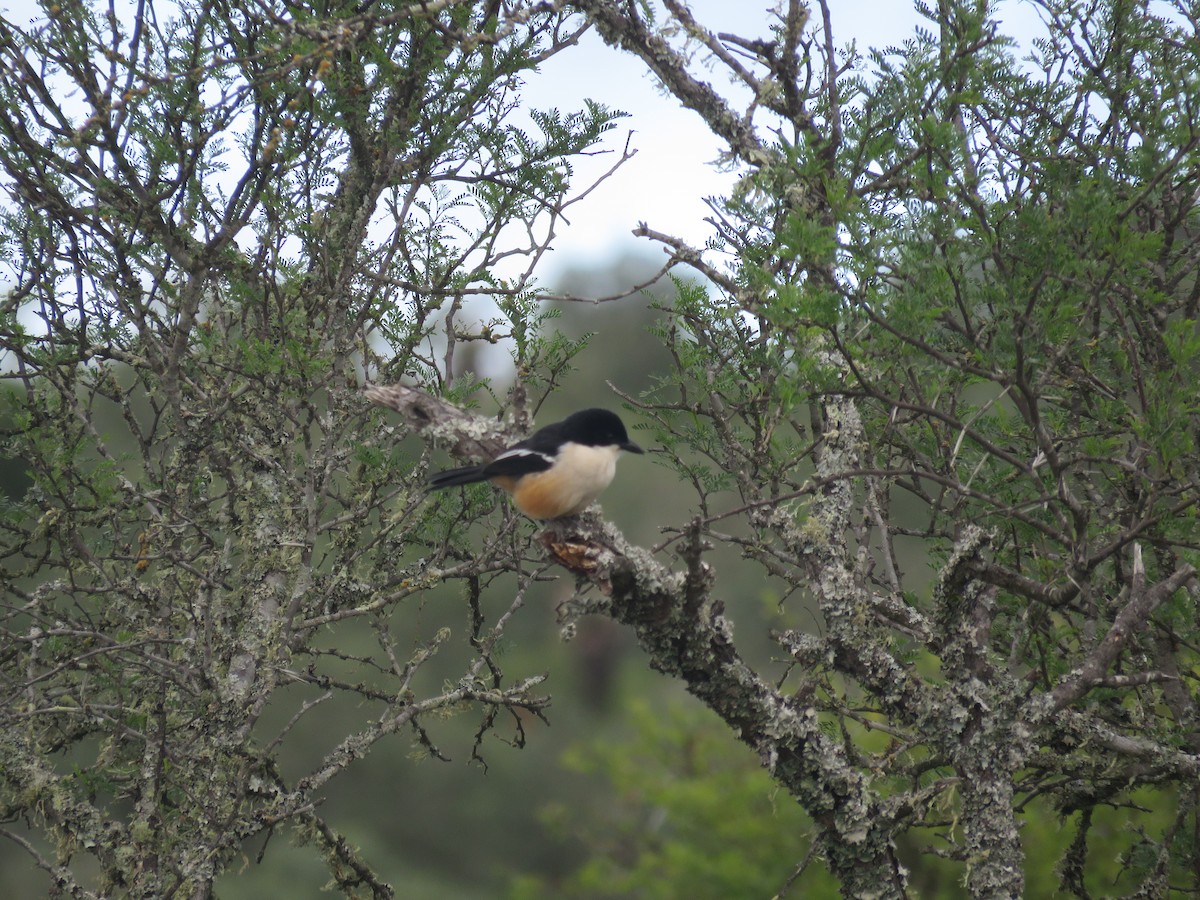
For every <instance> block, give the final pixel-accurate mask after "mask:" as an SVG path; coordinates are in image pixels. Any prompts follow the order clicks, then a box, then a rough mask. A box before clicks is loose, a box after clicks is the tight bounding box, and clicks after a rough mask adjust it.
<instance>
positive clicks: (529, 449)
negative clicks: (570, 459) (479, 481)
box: [483, 422, 563, 478]
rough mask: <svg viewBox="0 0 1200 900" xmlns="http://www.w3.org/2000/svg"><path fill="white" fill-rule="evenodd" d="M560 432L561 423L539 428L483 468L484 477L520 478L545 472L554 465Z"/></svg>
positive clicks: (560, 437) (560, 443) (560, 440)
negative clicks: (504, 476) (503, 476)
mask: <svg viewBox="0 0 1200 900" xmlns="http://www.w3.org/2000/svg"><path fill="white" fill-rule="evenodd" d="M561 430H562V422H555V423H554V424H553V425H547V426H546V427H545V428H539V429H538V430H537V431H535V432H534V433H533V434H531V435H530V436H529V437H527V438H525V440H523V441H518V442H517V443H515V444H513V445H512V446H511V447H509V448H508V449H507V450H505V451H504V452H503V453H501V454H500V455H499V456H497V457H496V458H495V459H493V460H492V461H491V462H490V463H488V464H487V465H486V466H484V467H483V471H484V475H485V476H486V477H488V478H492V477H494V476H497V475H507V476H508V477H509V478H520V477H521V476H522V475H532V474H533V473H534V472H544V471H546V470H547V469H548V468H550V467H551V466H552V465H554V459H555V457H556V456H557V455H558V449H559V447H561V446H562V440H563V439H562V435H561V434H560V432H561Z"/></svg>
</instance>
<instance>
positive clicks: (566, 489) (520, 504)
mask: <svg viewBox="0 0 1200 900" xmlns="http://www.w3.org/2000/svg"><path fill="white" fill-rule="evenodd" d="M622 450H628V451H629V452H630V453H644V452H645V451H644V450H642V448H641V447H639V446H638V445H637V444H635V443H634V442H633V441H631V440H630V439H629V435H628V434H627V433H626V431H625V424H624V423H623V422H622V421H621V419H620V417H619V416H617V414H616V413H613V412H610V411H609V410H607V409H584V410H580V411H579V412H577V413H572V414H571V415H569V416H567V418H565V419H563V420H562V421H561V422H555V423H554V424H553V425H547V426H546V427H545V428H540V429H538V430H537V431H535V432H534V433H533V434H531V435H530V436H529V437H527V438H525V440H523V441H519V442H518V443H516V444H513V445H512V446H511V447H509V448H508V449H507V450H505V451H504V452H503V453H501V454H500V455H499V456H497V457H496V458H495V459H493V460H492V461H491V462H489V463H485V464H483V465H479V466H464V467H463V468H461V469H450V470H448V471H446V472H438V473H437V474H436V475H434V476H433V477H432V478H431V479H430V480H429V484H430V487H431V488H432V489H433V490H440V489H441V488H447V487H453V486H455V485H459V484H474V483H475V482H477V481H490V482H491V483H492V484H494V485H496V486H497V487H500V488H502V489H503V490H505V491H507V492H508V493H509V494H511V495H512V498H513V503H514V504H515V505H516V507H517V509H519V510H520V511H521V512H523V513H524V514H525V515H527V516H529V517H530V518H532V519H560V518H562V517H563V516H574V515H577V514H578V513H581V512H583V511H584V510H585V509H586V508H587V507H588V505H589V504H591V502H592V501H593V500H595V499H596V497H598V496H599V495H600V492H601V491H603V490H604V489H605V488H606V487H608V485H609V484H610V483H611V482H612V480H613V476H614V475H615V474H616V472H617V457H618V456H620V454H621V451H622Z"/></svg>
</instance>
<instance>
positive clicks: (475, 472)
mask: <svg viewBox="0 0 1200 900" xmlns="http://www.w3.org/2000/svg"><path fill="white" fill-rule="evenodd" d="M476 481H487V476H486V475H484V474H483V466H463V467H462V468H461V469H448V470H447V471H445V472H438V473H437V474H436V475H434V476H432V477H431V478H430V479H429V489H430V490H431V491H438V490H441V489H442V488H448V487H454V486H455V485H459V484H474V483H475V482H476Z"/></svg>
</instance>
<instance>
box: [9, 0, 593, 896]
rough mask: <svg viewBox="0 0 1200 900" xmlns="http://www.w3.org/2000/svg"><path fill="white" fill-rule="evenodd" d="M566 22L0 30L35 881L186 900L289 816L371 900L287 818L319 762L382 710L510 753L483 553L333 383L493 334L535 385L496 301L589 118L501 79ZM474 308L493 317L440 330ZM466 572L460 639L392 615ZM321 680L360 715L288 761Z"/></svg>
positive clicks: (237, 15)
mask: <svg viewBox="0 0 1200 900" xmlns="http://www.w3.org/2000/svg"><path fill="white" fill-rule="evenodd" d="M582 27H583V23H582V22H580V21H579V20H578V19H577V17H576V18H573V17H570V16H568V15H567V14H565V13H562V12H559V11H556V10H554V9H551V8H545V9H535V8H533V7H528V8H526V7H522V8H520V9H517V10H512V9H509V8H507V7H502V6H501V5H499V4H494V3H487V2H481V3H432V4H418V5H414V4H409V3H406V2H395V3H381V4H371V3H366V4H359V3H357V2H352V3H337V2H334V3H325V2H319V3H316V4H307V3H293V2H287V0H282V2H268V3H258V2H239V0H231V2H223V0H218V2H208V0H205V2H188V0H184V2H170V3H156V2H152V0H145V2H139V3H134V4H128V5H126V4H113V5H108V4H104V3H94V2H89V0H62V2H57V0H56V2H53V3H44V4H42V6H41V8H40V11H39V13H38V15H37V16H36V17H35V18H34V19H33V20H32V21H30V22H19V23H18V22H15V21H10V20H0V69H2V70H3V77H0V169H2V175H0V182H2V185H3V188H4V192H5V199H4V203H3V210H2V219H0V241H2V243H3V252H2V253H0V256H2V257H3V263H2V264H3V266H4V269H5V272H4V278H5V282H6V288H5V293H4V296H3V301H2V304H0V352H2V353H3V368H4V380H5V382H6V390H5V391H4V404H5V415H6V417H7V419H6V421H7V423H8V424H7V426H6V429H5V432H6V435H5V436H6V453H8V454H9V455H11V456H13V457H15V458H17V459H19V460H21V461H22V462H23V463H24V466H25V470H26V474H27V477H28V479H29V480H31V482H32V483H31V485H29V486H28V489H27V490H22V491H18V492H17V495H16V496H15V497H10V498H9V499H8V501H7V502H6V503H5V506H4V509H3V516H2V519H0V532H2V533H3V545H2V546H3V549H2V550H0V580H2V582H3V600H2V606H3V609H2V613H0V629H2V633H3V639H2V641H0V646H2V649H0V685H2V687H0V694H2V696H3V706H2V707H0V760H2V762H0V820H3V822H4V823H6V824H5V826H4V834H5V835H6V836H7V837H9V838H11V840H12V841H14V842H15V843H16V844H17V845H18V846H20V847H22V848H23V849H24V851H26V852H27V854H28V858H29V859H30V860H31V861H32V862H33V863H34V864H35V865H37V866H39V867H41V868H42V869H44V870H45V872H46V874H47V876H48V878H49V883H50V885H51V886H52V890H53V891H54V892H55V893H61V894H66V895H72V896H111V895H113V894H114V893H123V892H128V893H129V894H131V895H134V896H159V897H167V896H178V895H188V896H196V897H200V896H206V895H208V894H210V893H211V892H212V890H213V883H214V881H215V879H216V878H217V877H218V876H219V875H220V873H221V872H222V871H224V870H225V869H226V867H227V866H228V865H229V863H230V861H231V860H233V859H235V858H237V857H238V856H239V855H240V854H241V853H242V852H243V849H244V848H245V847H246V846H248V842H250V843H253V842H255V841H256V840H257V841H258V842H260V843H261V841H262V840H263V839H264V836H266V835H268V834H269V833H270V832H272V831H273V830H275V829H276V828H280V829H283V828H288V827H290V826H295V828H296V833H298V834H299V836H300V837H301V838H302V839H303V840H304V841H305V842H306V843H307V844H308V846H310V847H311V848H312V849H313V852H314V854H316V855H317V856H319V857H320V858H321V859H323V860H324V861H325V862H326V863H327V865H328V869H329V872H330V878H331V879H332V881H333V883H335V884H336V885H338V886H340V887H341V888H342V889H343V890H345V891H348V892H353V891H359V892H366V893H370V894H373V895H376V896H387V895H390V893H391V888H390V887H389V886H388V885H386V884H384V883H383V881H382V880H381V879H380V878H379V876H378V875H376V874H375V872H374V871H373V870H372V869H371V868H370V867H369V866H368V865H367V864H366V863H364V862H363V860H362V859H361V857H360V855H359V854H358V852H357V851H356V850H355V849H354V847H353V846H351V845H350V844H349V843H348V842H347V841H346V840H345V839H344V838H343V837H342V836H341V835H340V834H339V833H338V832H337V830H336V829H335V828H334V827H333V826H331V825H330V824H329V823H328V822H327V821H326V820H325V819H324V818H323V817H322V816H321V814H320V813H319V812H318V811H317V804H318V803H319V801H320V799H321V798H322V797H323V796H324V795H325V794H324V792H325V791H326V790H327V785H328V784H329V782H330V780H331V779H333V778H334V777H335V776H336V775H337V774H338V773H339V772H341V771H343V770H344V769H345V768H346V767H347V766H349V765H350V764H351V763H352V762H353V761H354V760H355V759H358V758H361V757H362V756H363V755H364V754H366V753H368V752H371V751H372V750H373V749H374V748H375V746H376V745H377V744H378V743H379V742H380V741H381V740H382V739H383V738H385V737H387V736H388V735H391V734H395V733H400V734H404V735H408V736H410V738H411V740H412V741H413V742H414V743H415V744H417V745H419V746H421V747H423V749H424V751H425V752H426V753H429V754H438V753H439V750H438V748H437V746H436V745H435V743H434V742H433V740H432V739H431V738H430V737H429V734H428V731H427V729H426V723H427V722H428V721H430V720H436V719H437V718H439V717H445V716H447V715H450V714H453V713H457V712H464V711H468V710H475V711H477V712H478V732H477V735H476V749H477V750H478V749H479V746H480V742H482V740H483V738H484V736H485V735H486V734H487V733H489V732H490V731H491V730H492V729H493V728H494V727H495V728H501V729H502V733H503V735H504V737H505V739H506V740H516V741H519V740H520V739H521V736H522V733H523V732H522V722H523V721H524V719H523V718H522V717H523V716H527V715H533V716H536V715H539V714H540V713H541V710H542V709H543V708H544V706H545V705H546V703H547V697H546V696H545V695H544V694H543V693H541V692H540V691H539V690H538V688H537V684H538V683H539V682H540V681H541V679H542V675H541V674H539V673H538V672H537V671H536V670H535V671H524V672H520V673H516V674H514V675H512V676H510V677H506V676H505V675H504V674H503V673H502V671H501V668H500V665H499V662H498V660H497V659H496V658H495V657H494V655H493V650H494V648H495V646H496V644H497V642H498V641H499V639H500V635H501V633H502V632H503V629H504V622H505V621H507V619H508V618H509V617H508V616H503V617H500V616H498V615H497V616H492V617H490V618H485V616H484V614H483V612H481V609H480V604H479V597H480V593H481V591H482V590H483V589H484V588H485V587H486V585H487V584H488V582H489V580H490V579H491V577H493V575H494V573H496V572H497V571H500V570H503V569H505V568H508V567H509V563H508V562H507V560H509V559H510V556H511V554H512V552H513V545H512V543H511V540H512V539H511V538H510V537H509V536H507V535H500V536H499V537H496V538H494V540H493V542H492V544H491V546H490V547H487V548H484V549H483V550H482V551H481V550H480V549H479V548H474V549H473V550H469V549H468V545H467V543H466V542H465V541H463V540H461V539H460V540H450V539H448V538H447V534H448V532H449V531H450V530H451V527H452V526H451V523H449V522H447V521H446V520H444V519H442V520H440V521H433V520H431V518H430V514H429V512H428V509H427V508H426V507H423V506H422V501H423V492H422V490H421V489H420V486H421V481H422V478H423V468H422V466H421V464H420V459H419V454H413V453H411V452H409V450H407V449H405V448H403V447H402V446H401V444H400V439H401V438H402V437H403V434H402V433H399V432H397V431H396V430H395V429H394V428H392V427H391V426H388V425H387V424H385V422H384V421H383V416H382V414H381V413H380V412H379V411H378V410H373V409H372V408H371V407H370V405H369V404H368V403H367V402H366V401H365V400H364V399H363V398H362V396H361V394H360V391H359V388H360V386H361V379H362V375H363V373H364V371H366V372H367V373H369V375H370V376H371V377H375V378H383V379H386V380H393V381H395V380H400V379H401V378H408V379H411V380H414V381H415V382H417V383H422V384H428V385H430V386H431V387H432V388H433V389H435V390H439V391H440V390H443V389H449V382H450V380H451V379H450V378H449V377H448V374H449V373H450V372H456V371H457V368H456V367H455V364H454V356H455V350H456V349H457V348H461V347H463V346H468V345H469V344H470V342H471V341H476V340H486V341H491V342H495V341H500V340H506V339H508V337H509V336H510V334H514V335H515V337H514V339H513V343H514V348H515V349H514V355H515V356H516V357H517V359H518V363H519V364H520V365H521V366H522V367H523V369H524V371H525V372H526V382H527V383H528V384H531V385H536V384H538V380H539V379H543V378H553V373H554V371H555V368H556V367H561V366H562V365H563V364H564V362H565V359H566V358H567V357H568V356H569V354H570V352H571V347H572V345H571V344H570V342H566V341H563V340H555V339H542V338H541V337H539V335H538V334H537V331H536V328H535V327H534V324H533V323H534V322H535V321H536V319H537V317H538V316H537V313H536V310H535V306H536V304H534V303H533V302H532V301H531V300H530V299H529V298H528V296H527V294H528V291H529V289H530V284H531V281H530V279H531V273H532V269H533V266H534V264H535V263H536V261H537V259H538V258H539V257H540V256H541V254H542V252H543V251H544V250H545V248H546V246H547V244H548V242H549V238H550V235H551V234H552V233H553V229H554V227H555V223H556V222H557V221H558V220H559V219H560V218H561V216H562V215H563V213H564V210H565V209H566V208H567V207H569V205H570V204H571V202H572V201H573V197H574V196H576V195H577V194H573V193H572V191H573V190H574V191H576V192H578V191H581V190H583V189H584V188H586V185H585V186H583V187H575V188H573V187H572V180H571V164H570V160H571V157H573V156H574V155H576V154H579V153H582V152H585V151H586V150H587V149H588V148H590V147H592V146H593V145H594V144H595V143H596V142H597V141H598V140H599V139H600V138H601V136H602V135H603V134H604V132H605V131H607V130H608V129H609V128H610V127H611V126H612V123H613V120H614V118H615V114H614V113H613V112H611V111H609V110H607V109H605V108H604V107H602V106H600V105H598V104H588V105H586V106H584V107H583V108H582V109H580V110H579V111H577V112H569V113H559V112H558V111H555V110H547V111H540V112H539V111H532V112H529V111H526V112H525V113H523V114H518V113H517V106H516V101H517V97H518V93H519V89H520V86H521V83H522V76H523V73H527V72H529V71H531V70H532V69H533V68H534V67H536V66H537V65H538V64H539V63H540V62H542V61H544V60H545V59H547V58H549V57H550V56H552V55H554V54H556V53H558V52H560V51H561V50H563V49H564V48H566V47H569V46H571V45H572V43H573V42H574V41H575V40H576V38H577V36H578V33H579V31H580V29H581V28H582ZM505 267H506V268H505ZM502 268H504V269H505V271H507V272H508V273H509V275H508V276H504V275H502V273H501V272H500V271H499V270H500V269H502ZM482 294H489V295H492V296H493V297H494V298H495V299H496V301H497V303H498V305H499V307H500V309H501V312H500V313H497V314H496V315H495V317H494V318H493V319H492V320H491V321H488V322H484V323H479V322H475V321H464V320H463V319H462V318H456V313H458V311H459V310H460V309H461V308H462V307H463V306H464V305H467V304H469V302H470V301H471V299H472V298H474V297H476V296H479V295H482ZM435 322H438V323H440V324H438V325H437V326H436V328H437V330H438V331H439V332H440V333H441V335H442V339H441V340H440V341H437V342H435V341H432V340H431V338H430V336H431V333H432V332H433V331H434V330H435ZM469 387H470V385H466V386H460V388H461V389H462V390H467V389H468V388H469ZM534 575H535V573H534V572H533V571H526V572H523V573H521V574H520V576H519V577H518V579H517V581H516V586H517V587H516V590H515V592H514V593H513V594H512V595H510V598H509V605H510V606H511V607H512V608H513V609H515V608H517V607H519V606H520V605H521V602H522V598H523V596H524V591H525V587H526V586H527V584H528V583H529V582H530V581H531V580H532V578H533V577H534ZM459 576H465V577H467V578H468V580H469V582H470V584H472V585H473V586H474V587H473V590H472V591H470V592H468V593H467V594H464V595H462V597H463V600H462V604H463V606H465V613H460V619H456V620H455V621H456V623H460V622H461V621H462V620H465V621H467V622H469V623H470V625H469V627H466V628H462V629H458V628H456V629H454V630H453V632H452V631H451V630H450V629H448V628H438V627H426V625H427V623H425V622H421V623H410V624H408V625H404V624H398V625H397V627H396V628H395V630H394V631H393V624H396V623H394V622H393V619H392V614H393V612H394V611H395V610H396V609H397V608H400V607H402V606H403V605H404V603H405V601H406V600H407V599H408V598H412V597H413V596H414V595H420V594H422V592H424V591H427V590H428V589H430V588H431V587H433V586H436V585H438V584H442V583H445V582H447V581H451V580H453V579H454V578H456V577H459ZM511 583H512V582H510V584H511ZM440 624H441V623H440V621H437V622H434V625H435V626H436V625H440ZM435 657H436V658H437V659H438V662H437V664H436V665H437V666H438V667H440V668H438V671H437V673H436V674H426V671H427V670H426V667H427V666H429V665H430V662H431V660H433V659H435ZM430 668H432V666H430ZM339 699H343V700H346V701H348V703H349V705H350V708H352V709H355V710H357V712H356V713H355V714H354V715H353V717H352V719H350V720H347V721H352V722H353V724H352V725H350V726H348V727H347V730H346V731H345V732H344V733H340V734H336V735H332V736H331V737H332V741H331V742H329V743H328V744H327V745H326V746H325V747H324V749H323V750H322V755H321V756H320V757H319V758H318V759H317V760H316V761H315V762H313V761H309V762H307V763H305V766H304V768H303V770H302V771H299V772H296V771H295V770H292V771H290V772H287V773H285V771H284V769H283V767H282V766H281V764H280V760H281V759H284V758H285V757H286V755H287V753H288V752H289V747H290V746H291V743H292V738H293V735H294V733H295V730H296V727H297V725H298V724H300V723H301V722H304V721H306V719H307V717H308V716H310V715H312V714H313V713H312V711H313V710H319V711H323V710H324V709H325V708H326V706H325V704H326V703H327V702H335V703H336V702H338V701H339ZM281 711H282V714H281ZM268 712H270V713H271V715H268ZM518 713H519V714H518ZM317 714H318V715H319V714H321V713H320V712H318V713H317ZM264 717H265V718H264ZM292 759H293V762H294V760H295V757H292Z"/></svg>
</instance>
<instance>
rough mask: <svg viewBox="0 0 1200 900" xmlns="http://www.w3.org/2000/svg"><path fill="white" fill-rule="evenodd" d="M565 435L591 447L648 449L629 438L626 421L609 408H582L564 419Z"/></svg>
mask: <svg viewBox="0 0 1200 900" xmlns="http://www.w3.org/2000/svg"><path fill="white" fill-rule="evenodd" d="M563 437H565V438H567V439H568V440H571V441H574V442H575V443H577V444H586V445H587V446H589V447H620V448H621V449H622V450H628V451H629V452H630V453H645V452H646V451H645V450H643V449H642V448H641V447H639V446H638V445H637V444H635V443H634V442H633V441H631V440H630V439H629V434H628V433H627V432H626V431H625V423H624V422H622V421H621V419H620V417H618V416H617V414H616V413H614V412H609V411H608V410H607V409H582V410H580V411H579V412H577V413H573V414H571V415H569V416H567V418H566V419H564V420H563Z"/></svg>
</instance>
